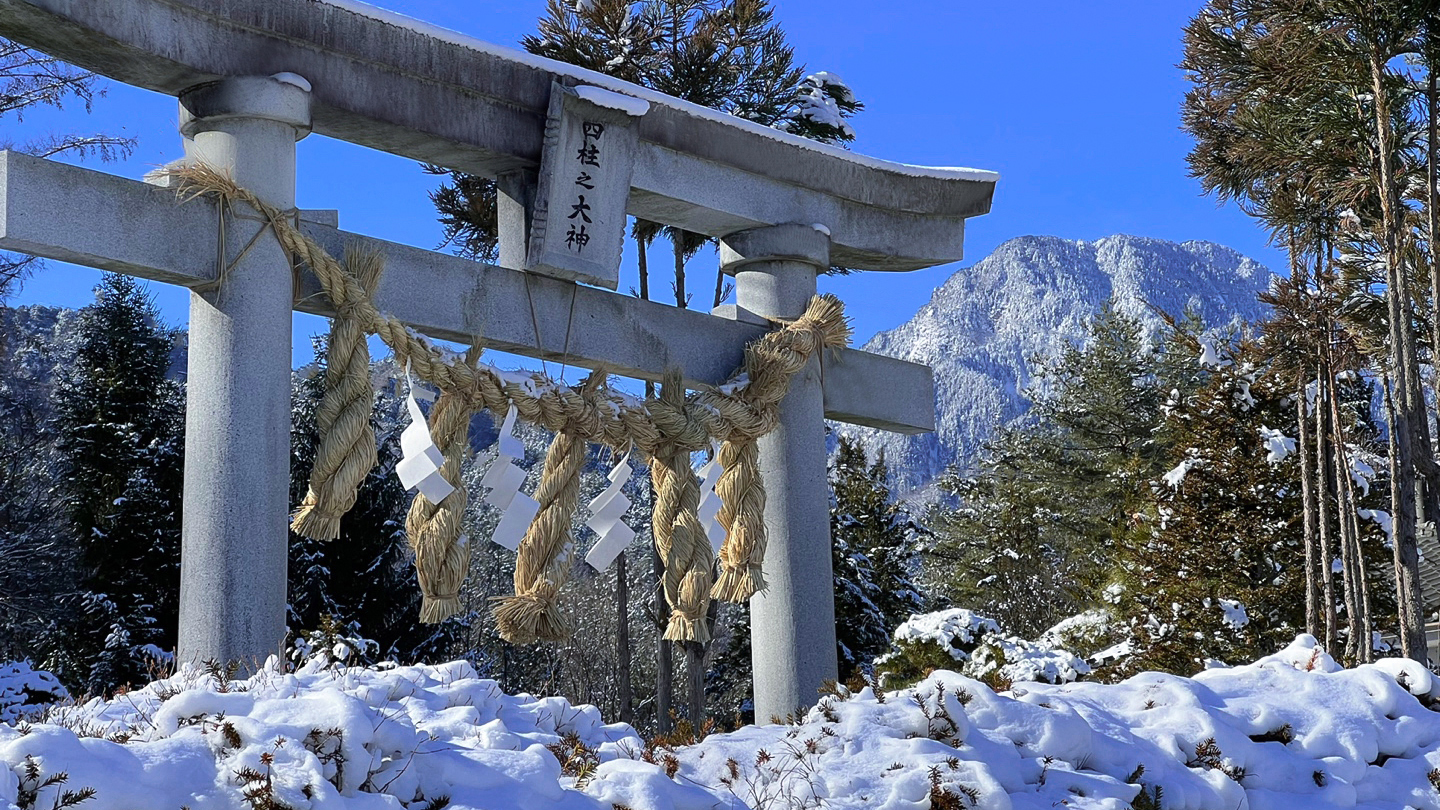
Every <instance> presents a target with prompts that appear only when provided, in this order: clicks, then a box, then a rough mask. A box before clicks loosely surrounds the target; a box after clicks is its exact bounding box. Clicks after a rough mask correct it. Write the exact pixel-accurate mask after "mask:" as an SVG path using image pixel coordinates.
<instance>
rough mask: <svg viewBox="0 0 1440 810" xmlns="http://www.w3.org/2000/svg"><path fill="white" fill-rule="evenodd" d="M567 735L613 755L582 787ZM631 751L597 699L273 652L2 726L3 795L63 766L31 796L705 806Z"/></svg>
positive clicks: (252, 802) (31, 786) (233, 807)
mask: <svg viewBox="0 0 1440 810" xmlns="http://www.w3.org/2000/svg"><path fill="white" fill-rule="evenodd" d="M566 746H578V747H579V748H582V749H584V750H588V751H592V752H594V753H595V755H597V756H599V757H600V758H604V759H610V760H616V761H618V762H619V764H618V765H612V766H608V767H607V766H601V768H600V769H599V772H595V773H593V774H591V775H589V778H588V780H587V782H586V785H585V790H583V791H582V790H579V789H577V784H576V783H577V779H576V778H575V776H567V775H566V774H565V773H562V767H561V760H560V758H559V754H558V753H556V752H557V751H562V750H563V749H564V748H565V747H566ZM642 746H643V743H642V742H641V741H640V739H639V738H638V737H637V736H636V735H635V733H634V731H633V730H631V728H630V727H629V726H626V725H606V724H604V723H603V721H602V720H601V718H600V713H599V711H598V710H597V709H596V708H595V707H593V706H572V705H570V704H569V703H568V702H566V701H565V700H563V699H561V698H535V697H531V696H529V695H516V696H511V695H507V694H505V693H503V692H502V691H501V690H500V688H499V686H498V685H497V684H496V683H495V682H494V681H491V680H485V679H482V678H479V677H477V676H476V674H475V671H474V670H473V669H471V668H470V666H469V665H468V664H465V663H463V662H457V663H451V664H445V665H442V666H433V667H431V666H414V667H394V666H391V667H378V668H360V667H353V668H348V669H346V668H336V667H327V666H324V665H323V664H320V663H318V662H317V663H316V664H312V665H308V666H306V667H303V668H301V669H300V670H299V671H296V672H292V673H286V672H282V671H280V670H279V667H278V664H277V662H275V661H274V660H272V661H271V662H270V663H268V664H267V665H266V668H265V669H263V670H262V671H261V672H260V673H258V674H257V675H255V676H254V677H252V678H250V679H248V680H244V681H227V680H226V679H225V678H224V677H223V675H222V676H217V674H215V673H207V672H203V671H201V670H199V669H196V668H194V667H187V668H185V669H183V670H182V671H181V673H180V674H179V675H177V676H175V677H173V678H169V679H166V680H161V681H156V682H154V683H152V684H150V685H148V686H146V687H145V688H144V689H140V690H137V691H133V692H129V693H127V694H123V695H119V696H117V697H116V698H114V699H112V700H109V701H103V700H100V699H98V698H97V699H95V700H92V701H90V702H88V703H85V704H82V705H79V706H72V707H69V708H66V709H63V710H56V711H52V712H51V714H50V715H49V716H48V717H47V718H46V722H44V723H35V724H33V725H32V724H20V725H17V726H0V767H3V770H0V806H14V805H16V804H17V797H18V796H19V795H20V794H21V793H23V792H25V791H34V790H35V789H36V788H37V787H38V786H40V785H42V784H43V783H45V782H46V781H51V780H52V777H54V776H55V775H57V774H61V773H63V774H66V778H65V779H64V780H63V781H55V782H54V784H51V785H50V786H48V787H41V788H40V789H39V793H38V797H37V798H34V799H33V800H32V801H30V802H29V803H28V805H29V806H33V807H50V806H52V804H53V803H54V802H55V801H56V800H57V798H58V797H59V796H60V795H61V793H62V792H64V791H79V790H83V789H86V788H91V789H93V790H94V791H95V794H94V796H93V798H91V799H89V800H87V801H86V802H85V803H84V805H83V806H84V808H85V810H121V809H122V808H126V809H127V810H148V808H155V810H162V809H163V810H175V808H179V807H190V808H192V809H193V810H218V809H220V808H223V809H224V810H250V808H253V807H277V808H280V807H283V808H293V809H294V810H306V809H307V808H345V809H346V810H360V809H362V808H363V809H368V808H393V809H394V810H399V808H402V807H404V808H412V809H413V810H430V808H439V807H441V806H443V805H444V804H445V802H447V801H448V803H449V806H450V807H471V808H486V810H506V809H508V808H514V810H520V808H537V807H544V808H547V810H571V809H572V808H573V809H574V810H582V809H583V810H611V808H612V803H611V802H610V801H608V800H601V799H599V798H596V796H611V795H614V796H623V797H627V798H626V801H627V802H628V803H629V804H630V806H631V807H632V808H633V810H645V808H649V807H653V808H664V810H670V808H675V809H676V810H689V809H690V808H694V810H701V808H705V809H706V810H708V808H712V807H714V806H715V804H716V799H715V797H714V796H713V795H712V794H710V793H708V792H706V791H704V790H702V789H700V788H698V787H695V786H692V785H686V784H681V783H677V782H675V781H673V780H671V779H669V778H667V777H666V776H665V774H664V772H663V771H662V769H661V768H660V767H658V766H656V765H652V764H647V763H644V762H636V761H632V756H633V753H632V752H635V751H639V750H640V749H641V748H642ZM592 794H593V795H592ZM247 797H249V798H247ZM262 799H263V800H264V801H262ZM630 799H633V801H630ZM615 801H621V800H620V799H616V800H615ZM266 802H273V803H266Z"/></svg>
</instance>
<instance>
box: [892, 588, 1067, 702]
mask: <svg viewBox="0 0 1440 810" xmlns="http://www.w3.org/2000/svg"><path fill="white" fill-rule="evenodd" d="M1047 635H1048V634H1047ZM892 641H893V643H894V648H893V649H892V651H891V652H890V653H888V654H887V655H884V656H882V657H880V658H879V659H877V660H876V661H875V671H876V672H877V673H878V674H879V675H880V677H881V682H882V683H883V684H884V685H886V686H903V685H907V684H912V683H915V682H916V681H919V680H921V679H922V678H925V677H927V676H929V674H930V673H931V672H934V671H936V670H942V669H950V670H955V671H957V672H960V673H962V674H964V675H967V676H969V677H972V678H975V679H977V680H981V681H984V682H985V683H987V684H990V685H991V686H995V687H1000V688H1003V687H1005V686H1007V685H1008V684H1010V683H1013V682H1016V681H1040V682H1044V683H1068V682H1070V681H1074V680H1078V679H1079V678H1081V677H1082V676H1084V675H1087V674H1089V672H1090V666H1089V664H1087V663H1085V659H1083V658H1081V657H1079V656H1077V655H1075V654H1074V653H1071V652H1069V651H1068V650H1066V649H1064V648H1062V647H1060V646H1059V645H1058V644H1055V643H1053V642H1051V641H1047V640H1045V639H1042V640H1041V641H1026V640H1025V639H1021V638H1016V637H1014V636H1011V635H1009V634H1007V633H1005V632H1004V631H1003V630H1002V629H1001V628H1000V625H999V623H998V622H996V621H995V620H994V619H991V618H988V617H986V616H981V615H979V614H977V613H975V612H973V611H970V610H966V609H964V608H951V609H949V610H940V611H936V612H934V613H921V614H917V615H915V616H911V617H910V619H909V620H908V621H906V622H905V623H904V624H902V625H900V626H899V627H898V628H896V630H895V633H894V635H893V637H892Z"/></svg>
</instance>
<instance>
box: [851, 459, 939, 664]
mask: <svg viewBox="0 0 1440 810" xmlns="http://www.w3.org/2000/svg"><path fill="white" fill-rule="evenodd" d="M888 479H889V472H888V470H887V469H886V466H885V459H884V457H883V456H882V457H881V458H879V459H877V460H876V461H875V462H874V463H873V464H872V463H868V462H867V460H866V457H865V450H864V448H863V447H861V446H860V445H859V444H857V443H855V442H854V441H852V440H850V439H848V438H843V437H842V438H841V439H840V444H839V447H838V448H837V449H836V451H835V460H834V462H833V467H832V471H831V476H830V485H831V489H832V491H833V493H834V501H833V502H832V504H831V507H830V537H831V565H832V567H833V568H834V576H835V623H836V627H835V629H836V640H837V644H838V650H837V656H838V661H839V664H840V673H841V675H849V674H850V673H852V672H854V671H855V670H856V669H862V670H866V671H868V670H869V668H870V664H871V662H872V661H874V660H875V658H876V657H877V656H879V655H881V654H883V653H884V652H885V651H886V650H888V649H889V648H890V633H891V632H892V631H893V630H894V629H895V628H896V627H899V626H900V623H901V622H903V621H905V620H906V619H908V618H910V615H911V614H912V613H917V612H919V610H920V609H921V605H922V603H923V599H922V597H921V595H920V592H919V589H918V588H917V586H916V584H915V582H914V577H915V575H916V574H917V573H918V570H917V569H918V564H919V561H918V553H917V549H916V545H917V542H916V541H917V536H918V534H919V529H918V527H917V526H916V525H915V523H914V522H913V521H912V520H910V518H909V516H908V515H907V514H906V512H905V510H904V508H903V507H901V506H900V505H899V504H897V503H895V502H894V501H893V500H892V499H891V497H890V489H889V480H888Z"/></svg>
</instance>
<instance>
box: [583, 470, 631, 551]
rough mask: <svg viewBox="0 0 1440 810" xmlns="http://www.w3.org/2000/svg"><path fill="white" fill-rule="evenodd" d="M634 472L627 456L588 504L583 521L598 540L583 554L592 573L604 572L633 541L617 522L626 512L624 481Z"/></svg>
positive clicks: (627, 529)
mask: <svg viewBox="0 0 1440 810" xmlns="http://www.w3.org/2000/svg"><path fill="white" fill-rule="evenodd" d="M632 472H634V470H633V468H631V466H630V454H629V453H626V454H625V457H624V458H622V459H620V463H619V464H616V465H615V469H613V470H611V471H610V476H609V477H610V486H608V487H606V488H605V491H604V492H602V493H600V494H599V495H598V496H596V498H595V500H593V501H591V502H590V519H589V520H587V521H585V525H586V526H589V527H590V528H591V529H592V530H593V531H594V532H595V534H597V535H599V536H600V539H599V540H597V541H595V545H593V546H591V547H590V552H589V553H588V554H586V555H585V562H587V563H589V564H590V567H591V568H594V569H595V570H596V571H604V570H605V569H606V568H609V567H610V563H612V562H615V558H616V557H619V556H620V553H621V552H623V551H624V550H625V549H626V547H627V546H629V545H630V542H631V541H632V540H634V539H635V530H634V529H631V528H630V527H629V526H627V525H625V522H624V521H622V520H621V518H622V517H624V516H625V512H626V511H627V510H629V509H630V499H629V498H627V497H625V493H624V492H622V491H621V490H623V489H624V488H625V482H626V481H629V480H630V474H631V473H632Z"/></svg>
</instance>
